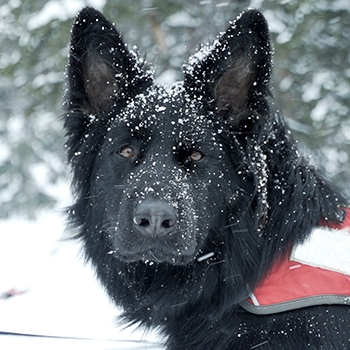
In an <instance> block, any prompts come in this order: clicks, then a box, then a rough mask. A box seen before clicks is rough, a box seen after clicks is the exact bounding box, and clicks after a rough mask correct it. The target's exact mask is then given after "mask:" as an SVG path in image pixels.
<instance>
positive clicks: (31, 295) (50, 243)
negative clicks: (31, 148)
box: [0, 212, 162, 350]
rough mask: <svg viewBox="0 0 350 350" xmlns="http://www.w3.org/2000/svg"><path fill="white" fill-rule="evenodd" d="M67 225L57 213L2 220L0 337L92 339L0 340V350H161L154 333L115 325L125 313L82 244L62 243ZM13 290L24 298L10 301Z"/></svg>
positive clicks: (10, 338)
mask: <svg viewBox="0 0 350 350" xmlns="http://www.w3.org/2000/svg"><path fill="white" fill-rule="evenodd" d="M63 222H64V219H63V218H62V217H61V216H60V215H59V214H56V213H52V212H51V213H47V214H43V215H41V217H40V218H39V219H38V220H37V221H35V222H31V221H25V220H20V219H18V220H16V219H11V220H7V221H0V332H15V333H24V334H35V335H46V336H58V337H72V338H88V339H90V340H73V339H60V338H41V337H40V338H39V337H24V336H13V335H11V336H10V335H0V349H1V350H19V349H20V350H22V349H36V350H41V349H43V350H44V349H45V350H47V349H51V350H54V349H60V350H61V349H62V348H64V349H65V350H70V349H72V350H73V349H74V350H76V349H84V350H90V349H91V350H92V349H94V350H95V349H96V350H97V349H98V350H103V349H108V350H109V349H138V350H143V349H162V347H161V338H160V337H158V336H157V335H156V334H155V333H146V334H145V332H144V331H142V330H134V329H123V327H120V326H119V327H118V326H117V325H116V323H117V322H116V316H117V315H118V314H119V313H120V310H118V309H116V308H115V307H114V306H113V305H112V304H111V303H110V302H109V300H108V298H107V296H106V294H105V292H104V291H103V289H102V288H101V286H100V285H99V283H98V282H97V281H96V279H95V277H94V274H93V271H92V270H91V268H90V267H89V266H87V265H85V264H84V262H83V259H82V257H81V254H80V246H79V244H78V243H77V242H72V241H62V236H63V232H64V224H63ZM11 289H14V290H15V291H17V292H23V294H20V295H16V296H13V297H10V298H6V297H5V294H6V292H8V291H10V290H11ZM92 339H94V340H92Z"/></svg>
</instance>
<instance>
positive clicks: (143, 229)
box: [133, 199, 177, 237]
mask: <svg viewBox="0 0 350 350" xmlns="http://www.w3.org/2000/svg"><path fill="white" fill-rule="evenodd" d="M133 221H134V227H136V229H137V230H138V231H139V232H140V233H142V234H143V235H145V236H150V237H161V236H164V235H167V234H169V233H170V232H172V231H173V229H174V227H175V225H176V221H177V220H176V213H175V209H174V208H173V206H171V205H170V204H168V203H167V202H164V201H161V200H149V199H146V200H144V201H142V202H141V203H139V204H138V205H137V206H136V208H135V211H134V217H133Z"/></svg>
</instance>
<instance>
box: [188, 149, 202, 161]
mask: <svg viewBox="0 0 350 350" xmlns="http://www.w3.org/2000/svg"><path fill="white" fill-rule="evenodd" d="M203 157H204V154H203V153H202V152H200V151H194V152H192V154H191V155H190V158H191V160H192V162H198V161H199V160H201V159H202V158H203Z"/></svg>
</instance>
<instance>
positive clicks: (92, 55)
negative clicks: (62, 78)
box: [67, 7, 150, 113]
mask: <svg viewBox="0 0 350 350" xmlns="http://www.w3.org/2000/svg"><path fill="white" fill-rule="evenodd" d="M140 66H141V64H140V63H139V62H138V60H137V58H136V55H134V54H131V53H130V52H129V51H128V50H127V48H126V45H125V44H124V42H123V39H122V37H121V35H120V34H119V33H118V31H117V30H116V29H115V27H114V26H113V24H111V23H110V22H108V21H107V20H106V19H105V17H104V16H103V15H102V14H101V13H100V12H98V11H97V10H95V9H93V8H89V7H86V8H84V9H83V10H82V11H81V12H80V13H79V14H78V15H77V17H76V20H75V22H74V25H73V28H72V35H71V43H70V57H69V63H68V67H67V76H68V92H67V109H68V110H76V109H78V110H82V111H84V112H87V113H98V112H100V111H101V110H103V109H105V108H108V107H109V106H110V105H111V104H112V103H113V102H114V101H115V98H120V97H125V96H127V95H128V94H130V93H131V91H136V90H137V88H138V86H140V85H142V84H143V83H145V82H147V81H149V80H150V76H149V75H148V74H147V73H144V72H143V71H142V69H141V67H140ZM131 88H132V89H131Z"/></svg>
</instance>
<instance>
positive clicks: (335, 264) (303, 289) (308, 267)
mask: <svg viewBox="0 0 350 350" xmlns="http://www.w3.org/2000/svg"><path fill="white" fill-rule="evenodd" d="M344 211H345V220H344V221H343V222H342V223H341V224H337V223H329V222H325V221H324V222H322V223H321V225H322V226H321V227H317V228H315V229H314V230H313V231H312V232H311V234H310V236H309V237H308V239H307V240H306V241H305V242H304V243H302V244H298V245H296V246H295V247H294V248H293V249H292V252H291V254H290V255H289V256H286V257H284V258H282V259H279V260H278V261H276V263H275V264H274V265H273V266H272V268H271V270H270V272H269V273H268V275H267V276H266V277H265V278H264V279H263V280H262V281H261V282H260V283H259V284H258V286H257V287H256V288H255V289H254V291H252V293H251V294H250V297H249V298H248V299H246V300H244V301H243V302H241V303H240V305H241V306H242V307H243V308H244V309H246V310H247V311H249V312H252V313H254V314H258V315H268V314H275V313H279V312H284V311H289V310H294V309H300V308H303V307H308V306H314V305H325V304H341V305H348V306H350V208H345V209H344Z"/></svg>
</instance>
